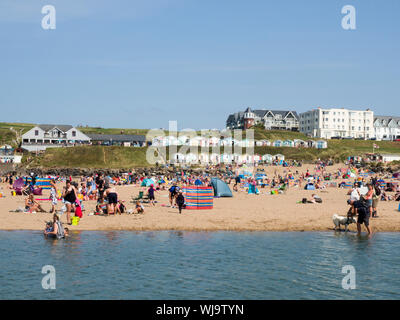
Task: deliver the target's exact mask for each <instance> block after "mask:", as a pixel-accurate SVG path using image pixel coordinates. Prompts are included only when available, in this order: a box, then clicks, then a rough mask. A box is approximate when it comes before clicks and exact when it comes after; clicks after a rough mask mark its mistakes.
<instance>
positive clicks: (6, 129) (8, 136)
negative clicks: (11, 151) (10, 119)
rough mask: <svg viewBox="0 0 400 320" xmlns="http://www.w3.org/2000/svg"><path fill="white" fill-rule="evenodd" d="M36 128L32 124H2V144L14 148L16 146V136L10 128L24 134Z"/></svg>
mask: <svg viewBox="0 0 400 320" xmlns="http://www.w3.org/2000/svg"><path fill="white" fill-rule="evenodd" d="M33 127H34V125H33V124H30V123H7V122H0V144H1V145H3V144H10V145H12V146H14V147H15V146H16V145H15V143H14V140H15V138H16V135H15V133H14V132H13V131H11V130H10V128H13V129H15V130H16V131H17V132H21V134H24V133H25V132H27V131H29V130H30V129H32V128H33Z"/></svg>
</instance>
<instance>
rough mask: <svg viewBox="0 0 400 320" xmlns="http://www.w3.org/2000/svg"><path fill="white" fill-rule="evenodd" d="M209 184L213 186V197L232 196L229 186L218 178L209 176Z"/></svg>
mask: <svg viewBox="0 0 400 320" xmlns="http://www.w3.org/2000/svg"><path fill="white" fill-rule="evenodd" d="M211 185H212V187H213V188H214V197H233V195H232V191H231V189H230V188H229V186H228V185H227V184H226V183H225V182H223V181H222V180H221V179H218V178H211Z"/></svg>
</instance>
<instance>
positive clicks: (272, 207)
mask: <svg viewBox="0 0 400 320" xmlns="http://www.w3.org/2000/svg"><path fill="white" fill-rule="evenodd" d="M308 168H310V172H312V170H313V167H312V166H309V167H308ZM328 168H329V169H328V171H329V172H333V171H334V170H335V169H336V168H337V166H335V167H328ZM306 169H307V166H303V167H302V168H292V169H291V170H292V172H294V171H295V170H299V171H301V172H305V170H306ZM275 170H277V171H278V172H280V173H282V172H283V171H284V170H288V168H281V167H268V169H267V171H266V172H267V174H269V175H271V174H272V173H273V172H274V171H275ZM340 181H342V179H340V180H337V182H340ZM1 186H2V187H3V192H5V197H2V198H0V229H2V230H43V228H44V222H45V221H48V220H51V214H50V213H23V212H10V211H11V210H15V209H17V208H19V207H24V199H25V197H22V196H16V197H13V196H11V195H10V192H9V191H8V190H7V189H6V185H5V184H1ZM62 186H63V184H58V187H59V188H61V187H62ZM231 187H232V185H231ZM140 190H143V188H140V187H137V186H133V185H129V186H120V187H117V191H118V193H119V196H120V198H121V199H123V200H125V201H126V202H125V204H126V206H127V208H128V209H133V208H134V204H133V203H132V197H136V196H137V195H138V193H139V191H140ZM259 190H260V191H261V193H260V194H259V195H253V194H247V192H245V191H244V190H242V191H239V192H234V197H233V198H214V208H213V209H212V210H183V211H182V214H179V212H178V209H176V208H171V207H166V206H162V205H169V200H168V192H167V191H158V192H156V200H157V201H158V203H157V204H156V206H155V207H153V206H151V205H150V204H146V203H145V204H144V206H145V213H144V214H140V215H139V214H122V215H117V216H113V215H112V216H89V213H90V212H93V211H94V208H95V206H96V201H85V202H84V206H85V211H84V212H83V215H84V216H83V218H82V219H81V220H80V222H79V225H78V226H69V228H70V230H71V231H73V230H187V231H218V230H229V231H327V230H333V227H334V226H333V222H332V215H333V214H339V215H346V212H347V210H348V205H347V203H346V200H347V199H348V196H347V192H348V190H349V189H339V188H327V189H326V190H315V191H311V190H304V189H303V188H298V187H297V188H296V187H294V188H290V189H289V190H288V191H286V192H285V193H284V194H279V195H270V194H269V191H270V189H269V188H264V189H263V188H260V189H259ZM313 193H316V194H318V195H319V196H320V197H321V198H322V199H323V203H322V204H311V203H308V204H303V203H300V204H298V203H296V202H297V201H300V200H301V199H302V198H310V197H311V195H312V194H313ZM48 194H49V191H45V192H44V196H38V197H36V198H48ZM40 203H42V204H43V207H44V209H45V210H47V211H49V210H50V207H51V203H50V201H40ZM398 206H399V202H395V201H388V202H386V201H380V202H379V206H378V215H379V218H374V219H370V223H371V226H372V228H373V231H374V232H375V231H400V212H399V211H398ZM61 207H62V203H61V201H59V204H58V209H60V208H61ZM61 221H62V222H63V223H65V222H66V214H63V215H62V216H61ZM349 229H350V230H351V231H355V230H356V225H355V224H352V225H350V227H349ZM363 229H364V228H363ZM364 231H365V229H364Z"/></svg>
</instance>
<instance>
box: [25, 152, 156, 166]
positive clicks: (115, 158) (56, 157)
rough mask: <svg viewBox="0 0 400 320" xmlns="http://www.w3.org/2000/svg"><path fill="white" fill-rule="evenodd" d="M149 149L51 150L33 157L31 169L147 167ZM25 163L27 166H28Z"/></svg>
mask: <svg viewBox="0 0 400 320" xmlns="http://www.w3.org/2000/svg"><path fill="white" fill-rule="evenodd" d="M146 149H147V148H126V147H107V146H81V147H76V148H49V149H47V150H46V152H45V153H43V154H41V155H38V156H31V157H32V160H30V161H28V163H29V167H31V168H32V167H42V168H109V169H118V168H134V167H146V166H148V163H147V161H146ZM28 163H27V162H25V164H28Z"/></svg>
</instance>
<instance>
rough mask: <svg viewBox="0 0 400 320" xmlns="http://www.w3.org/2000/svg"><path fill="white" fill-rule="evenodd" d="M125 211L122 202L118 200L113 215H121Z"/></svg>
mask: <svg viewBox="0 0 400 320" xmlns="http://www.w3.org/2000/svg"><path fill="white" fill-rule="evenodd" d="M125 211H126V207H125V205H124V203H123V201H122V200H118V203H117V205H116V206H115V214H117V213H118V214H122V213H124V212H125Z"/></svg>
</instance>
